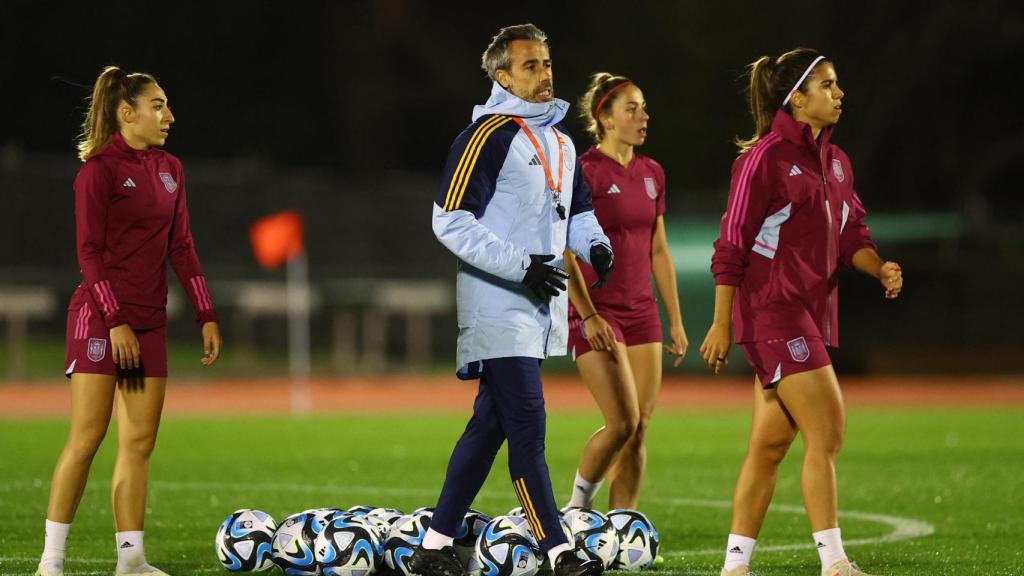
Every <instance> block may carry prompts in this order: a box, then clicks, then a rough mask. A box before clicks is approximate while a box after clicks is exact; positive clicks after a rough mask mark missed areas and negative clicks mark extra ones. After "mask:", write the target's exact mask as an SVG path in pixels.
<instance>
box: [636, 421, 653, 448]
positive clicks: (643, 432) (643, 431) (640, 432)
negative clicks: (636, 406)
mask: <svg viewBox="0 0 1024 576" xmlns="http://www.w3.org/2000/svg"><path fill="white" fill-rule="evenodd" d="M650 423H651V418H650V417H649V416H641V417H640V418H639V419H637V421H636V431H635V432H633V438H632V441H633V442H634V443H636V444H638V445H640V446H643V444H644V442H646V441H647V427H648V426H649V425H650Z"/></svg>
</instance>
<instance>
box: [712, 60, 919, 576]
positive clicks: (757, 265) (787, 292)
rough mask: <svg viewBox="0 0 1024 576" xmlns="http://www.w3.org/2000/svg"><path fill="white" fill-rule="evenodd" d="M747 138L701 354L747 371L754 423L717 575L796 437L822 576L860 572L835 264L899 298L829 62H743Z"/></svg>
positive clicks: (740, 544)
mask: <svg viewBox="0 0 1024 576" xmlns="http://www.w3.org/2000/svg"><path fill="white" fill-rule="evenodd" d="M749 68H750V90H749V96H748V99H749V105H750V112H751V114H752V116H753V117H754V122H755V126H756V127H755V131H754V135H753V136H752V137H751V138H750V139H748V140H740V139H737V144H738V146H739V148H740V155H739V157H738V158H737V159H736V161H735V162H734V163H733V168H732V183H731V185H730V191H729V201H728V207H727V209H726V212H725V215H724V216H723V217H722V223H721V235H720V237H719V238H718V240H717V241H716V242H715V252H714V256H713V257H712V261H711V272H712V273H713V274H714V277H715V284H716V287H715V313H714V321H713V323H712V325H711V328H710V329H709V330H708V333H707V337H706V338H705V339H704V343H703V344H702V345H701V347H700V353H701V356H703V358H704V360H705V361H706V362H707V363H708V365H709V366H710V367H711V368H713V369H714V371H715V373H716V374H717V373H718V371H719V370H720V369H721V367H722V365H723V364H724V363H725V362H726V358H727V356H728V353H729V348H730V346H731V344H732V337H733V326H734V325H735V330H736V343H737V344H739V346H740V348H741V349H742V350H743V354H744V355H745V356H746V357H747V360H748V361H749V363H750V366H751V367H752V368H753V369H754V373H755V376H754V414H753V424H752V426H751V432H750V442H749V446H748V449H747V455H746V458H745V460H744V462H743V466H742V468H741V469H740V473H739V478H738V479H737V481H736V490H735V493H734V495H733V512H732V529H731V530H730V534H729V540H728V544H727V546H726V555H725V565H724V566H723V568H722V575H723V576H739V575H742V574H748V573H749V571H750V570H749V566H750V560H751V556H752V555H753V552H754V546H755V544H756V538H757V535H758V532H759V531H760V530H761V524H762V522H763V521H764V515H765V512H766V511H767V510H768V505H769V503H771V500H772V494H773V493H774V491H775V481H776V475H777V471H778V466H779V463H780V462H781V461H782V459H783V457H785V455H786V451H787V450H788V449H789V446H790V445H791V444H792V442H793V440H794V439H795V438H796V435H797V432H799V433H800V434H801V435H802V436H803V441H804V460H803V469H802V471H801V478H800V481H801V489H802V491H803V501H804V507H805V508H806V510H807V519H808V521H809V523H810V525H811V532H812V538H813V541H814V545H815V547H816V548H817V550H818V554H819V557H820V560H821V569H822V571H821V573H822V576H866V574H865V573H864V572H862V571H861V570H860V569H859V568H857V566H856V565H855V564H852V563H851V562H850V561H849V559H848V558H847V557H846V552H845V551H844V549H843V542H842V538H841V537H840V532H839V518H838V512H837V500H838V497H837V494H836V471H835V460H836V456H837V455H838V453H839V448H840V446H841V445H842V443H843V435H844V433H845V430H846V413H845V409H844V408H843V398H842V394H841V392H840V390H839V381H838V380H837V379H836V373H835V371H834V370H833V369H832V361H831V359H830V358H829V355H828V350H827V348H834V347H836V346H838V345H839V333H838V326H837V321H838V312H837V307H838V293H837V285H838V280H839V273H838V268H839V265H840V264H842V265H843V266H846V267H848V268H854V269H856V270H859V271H861V272H863V273H865V274H868V275H870V276H873V277H875V278H877V279H878V280H879V281H880V282H881V285H882V289H883V294H884V296H885V298H896V297H897V296H899V293H900V290H901V289H902V288H903V276H902V272H901V270H900V266H899V264H896V263H895V262H885V261H883V260H882V259H881V258H880V257H879V256H878V252H877V247H876V246H875V243H874V242H873V241H872V239H871V234H870V233H869V231H868V227H867V226H866V225H865V224H864V219H865V216H866V211H865V209H864V205H863V204H862V203H861V201H860V198H859V197H858V196H857V193H856V191H855V190H854V187H853V169H852V167H851V165H850V159H849V158H848V157H847V156H846V153H845V152H843V151H842V149H840V148H839V147H838V146H836V145H835V144H833V143H832V142H831V138H832V131H833V129H834V128H835V125H836V123H837V122H838V121H839V116H840V115H841V114H842V101H843V96H844V93H843V91H842V90H840V89H839V84H838V80H837V78H836V71H835V68H834V66H833V65H832V62H831V61H830V60H828V59H827V58H825V56H823V55H822V54H820V53H818V52H817V51H815V50H811V49H807V48H798V49H796V50H792V51H790V52H786V53H785V54H783V55H781V56H779V57H778V58H772V57H769V56H765V57H762V58H759V59H758V60H757V61H756V62H754V63H753V64H751V65H750V67H749Z"/></svg>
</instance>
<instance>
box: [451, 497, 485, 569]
mask: <svg viewBox="0 0 1024 576" xmlns="http://www.w3.org/2000/svg"><path fill="white" fill-rule="evenodd" d="M491 520H492V518H491V517H490V516H488V515H487V514H484V513H483V512H480V511H479V510H473V509H472V508H470V509H469V511H468V512H466V515H465V516H463V517H462V523H460V524H459V527H458V529H457V530H456V532H455V539H454V540H455V542H454V543H453V546H454V548H455V555H456V556H458V557H459V562H461V563H462V567H463V568H465V569H466V575H467V576H479V574H480V562H479V561H478V560H477V558H476V541H477V540H478V539H479V538H480V534H482V533H483V531H484V528H485V527H486V526H487V523H488V522H490V521H491Z"/></svg>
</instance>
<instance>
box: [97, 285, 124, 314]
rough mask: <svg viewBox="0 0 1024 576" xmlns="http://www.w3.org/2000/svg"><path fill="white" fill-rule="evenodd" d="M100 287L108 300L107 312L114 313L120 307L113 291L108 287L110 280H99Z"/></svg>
mask: <svg viewBox="0 0 1024 576" xmlns="http://www.w3.org/2000/svg"><path fill="white" fill-rule="evenodd" d="M100 289H101V290H103V293H104V294H105V295H106V298H107V299H108V301H109V302H110V311H109V312H108V313H114V312H117V311H118V310H120V309H121V306H119V305H118V303H117V298H115V297H114V291H113V290H112V289H111V288H110V280H104V281H102V282H100Z"/></svg>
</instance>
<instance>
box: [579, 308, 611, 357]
mask: <svg viewBox="0 0 1024 576" xmlns="http://www.w3.org/2000/svg"><path fill="white" fill-rule="evenodd" d="M582 327H583V336H584V337H586V339H587V342H588V343H590V347H591V348H593V349H594V350H601V351H605V352H611V353H612V355H613V356H614V355H615V353H616V352H617V351H618V347H617V346H616V345H615V330H612V326H611V324H609V323H608V322H607V321H606V320H605V319H604V318H602V317H601V315H600V314H597V313H595V314H591V315H590V316H587V319H586V320H584V321H583V323H582Z"/></svg>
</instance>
